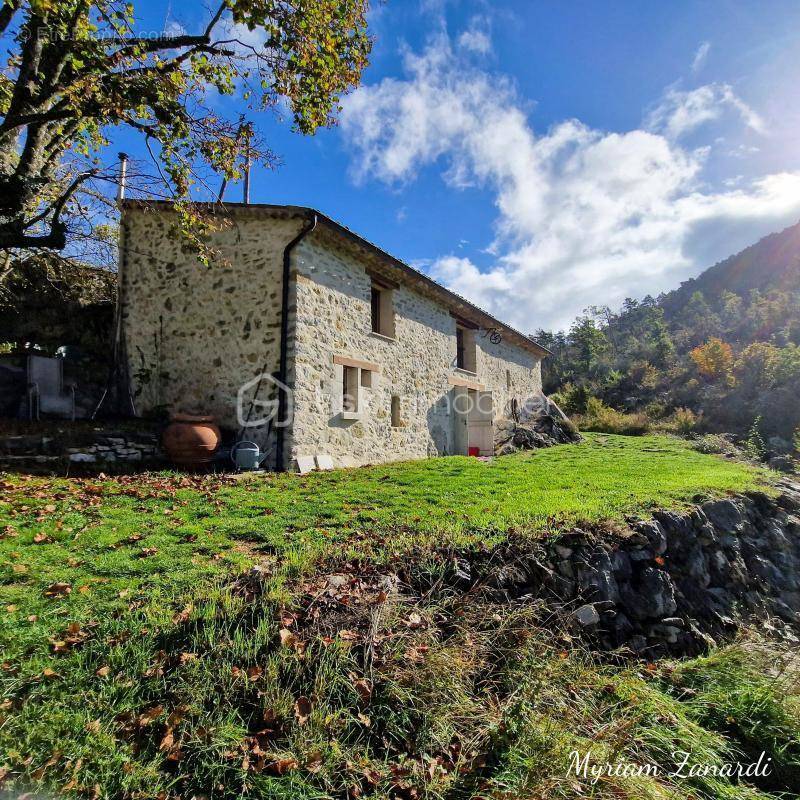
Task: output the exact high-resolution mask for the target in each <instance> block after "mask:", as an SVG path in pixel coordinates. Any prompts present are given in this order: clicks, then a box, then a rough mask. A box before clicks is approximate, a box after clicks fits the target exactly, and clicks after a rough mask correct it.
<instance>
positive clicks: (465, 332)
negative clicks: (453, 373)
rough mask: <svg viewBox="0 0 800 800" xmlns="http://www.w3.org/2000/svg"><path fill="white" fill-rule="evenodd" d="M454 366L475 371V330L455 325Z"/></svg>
mask: <svg viewBox="0 0 800 800" xmlns="http://www.w3.org/2000/svg"><path fill="white" fill-rule="evenodd" d="M456 366H457V367H458V368H459V369H463V370H466V371H467V372H476V371H477V354H476V345H475V331H474V330H472V329H471V328H464V327H462V326H461V325H457V326H456Z"/></svg>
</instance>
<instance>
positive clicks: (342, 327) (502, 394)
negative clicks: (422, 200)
mask: <svg viewBox="0 0 800 800" xmlns="http://www.w3.org/2000/svg"><path fill="white" fill-rule="evenodd" d="M295 266H296V271H297V278H296V291H297V298H296V325H295V339H294V343H293V345H294V346H293V352H294V364H295V371H294V374H293V388H294V393H295V395H294V396H295V424H294V428H293V431H292V447H291V453H292V458H296V457H297V456H298V455H305V454H313V453H322V454H326V455H330V456H332V458H333V460H334V462H335V463H336V464H337V465H344V466H347V465H360V464H367V463H375V462H380V461H392V460H401V459H413V458H424V457H426V456H435V455H447V454H453V453H454V452H455V447H454V441H453V430H454V418H453V413H452V400H453V387H452V386H451V384H450V383H449V381H448V378H449V377H450V376H459V377H462V378H465V379H468V380H472V381H474V382H477V383H480V384H483V385H485V387H486V390H487V391H491V392H492V393H493V400H494V413H495V416H502V415H504V414H506V413H507V412H508V409H509V406H510V401H511V398H512V397H514V398H517V400H518V402H519V403H520V405H522V404H523V403H524V402H525V401H526V400H527V399H528V398H530V397H531V396H539V395H540V394H541V390H542V388H541V369H540V366H541V362H540V360H539V359H538V357H536V356H535V355H534V354H533V353H531V352H529V351H527V350H523V349H522V348H521V347H519V346H517V345H514V344H511V343H509V342H506V341H502V340H501V341H499V342H496V343H495V342H492V340H491V338H490V336H489V335H488V333H487V332H486V331H476V341H477V369H476V374H475V375H469V374H467V373H464V372H462V371H461V370H457V369H455V367H454V362H455V357H456V321H455V319H454V318H453V316H451V314H450V312H449V311H448V309H446V308H445V307H444V306H442V305H440V304H439V303H437V302H435V301H434V300H432V299H429V298H427V297H424V296H422V295H421V294H419V293H417V292H415V291H413V290H411V289H410V288H408V287H405V286H402V285H401V286H400V287H399V288H397V289H395V290H394V291H393V298H392V299H393V305H394V311H395V337H394V338H393V339H390V338H387V337H384V336H379V335H376V334H374V333H373V332H372V330H371V317H370V286H371V278H370V275H369V274H368V273H367V271H366V270H367V268H368V267H369V262H368V260H367V259H366V258H364V257H361V256H360V255H359V254H358V252H355V251H354V250H353V249H351V248H349V247H348V246H346V245H345V244H341V243H339V242H337V241H336V240H335V239H334V238H333V237H332V236H330V235H325V234H324V233H316V232H315V234H314V235H313V236H310V237H308V238H307V239H305V240H303V242H302V243H301V244H300V246H299V247H298V250H297V255H296V259H295ZM335 355H338V356H343V357H348V358H352V359H357V360H363V361H366V362H370V363H374V364H376V365H377V366H378V367H379V371H378V372H377V373H375V374H373V375H372V385H371V386H370V387H369V388H366V387H365V388H363V390H362V395H361V399H362V405H363V413H362V414H361V418H360V419H357V420H346V419H343V418H342V416H341V405H340V402H339V399H340V397H341V393H342V373H341V367H339V368H338V369H337V365H336V364H334V361H333V357H334V356H335ZM392 395H397V396H399V397H400V407H401V414H400V416H401V423H402V425H401V426H400V427H392V425H391V398H392Z"/></svg>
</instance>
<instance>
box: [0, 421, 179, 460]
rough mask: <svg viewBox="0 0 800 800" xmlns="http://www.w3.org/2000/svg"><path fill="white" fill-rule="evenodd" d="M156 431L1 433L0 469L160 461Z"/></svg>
mask: <svg viewBox="0 0 800 800" xmlns="http://www.w3.org/2000/svg"><path fill="white" fill-rule="evenodd" d="M165 460H166V457H165V455H164V452H163V451H162V450H161V445H160V436H159V433H158V432H157V431H117V430H113V429H108V430H106V429H103V428H98V429H97V430H96V431H86V430H82V431H69V430H65V431H64V432H63V434H59V432H51V431H48V432H47V433H42V434H26V435H17V436H2V437H0V469H9V468H12V469H27V468H39V469H43V468H44V469H47V468H52V469H61V468H63V467H67V466H73V467H83V468H95V467H96V468H103V469H107V468H113V467H130V466H143V465H153V466H157V465H159V466H160V465H163V464H164V462H165Z"/></svg>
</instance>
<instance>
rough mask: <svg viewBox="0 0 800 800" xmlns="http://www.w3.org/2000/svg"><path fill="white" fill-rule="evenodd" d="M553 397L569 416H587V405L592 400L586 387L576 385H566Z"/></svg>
mask: <svg viewBox="0 0 800 800" xmlns="http://www.w3.org/2000/svg"><path fill="white" fill-rule="evenodd" d="M551 397H552V399H553V401H554V402H555V403H556V404H557V405H558V407H559V408H560V409H561V410H562V411H563V412H564V413H565V414H568V415H569V416H572V415H573V414H585V413H586V404H587V403H588V402H589V399H590V395H589V390H588V389H587V388H586V387H585V386H576V385H575V384H574V383H565V384H564V385H563V386H562V387H561V389H560V390H559V391H558V392H554V393H553V394H552V395H551Z"/></svg>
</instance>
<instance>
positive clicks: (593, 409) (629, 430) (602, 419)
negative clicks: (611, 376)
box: [577, 397, 650, 436]
mask: <svg viewBox="0 0 800 800" xmlns="http://www.w3.org/2000/svg"><path fill="white" fill-rule="evenodd" d="M577 424H578V427H579V428H582V429H583V430H590V431H598V432H599V433H617V434H622V435H625V436H641V435H642V434H644V433H647V432H648V431H649V430H650V420H649V419H648V418H647V416H646V415H645V414H641V413H638V414H623V413H622V412H621V411H617V410H616V409H614V408H611V407H610V406H607V405H606V404H605V403H604V402H603V401H602V400H600V399H599V398H597V397H590V398H589V399H588V401H587V402H586V413H585V414H583V415H581V416H579V417H578V419H577Z"/></svg>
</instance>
